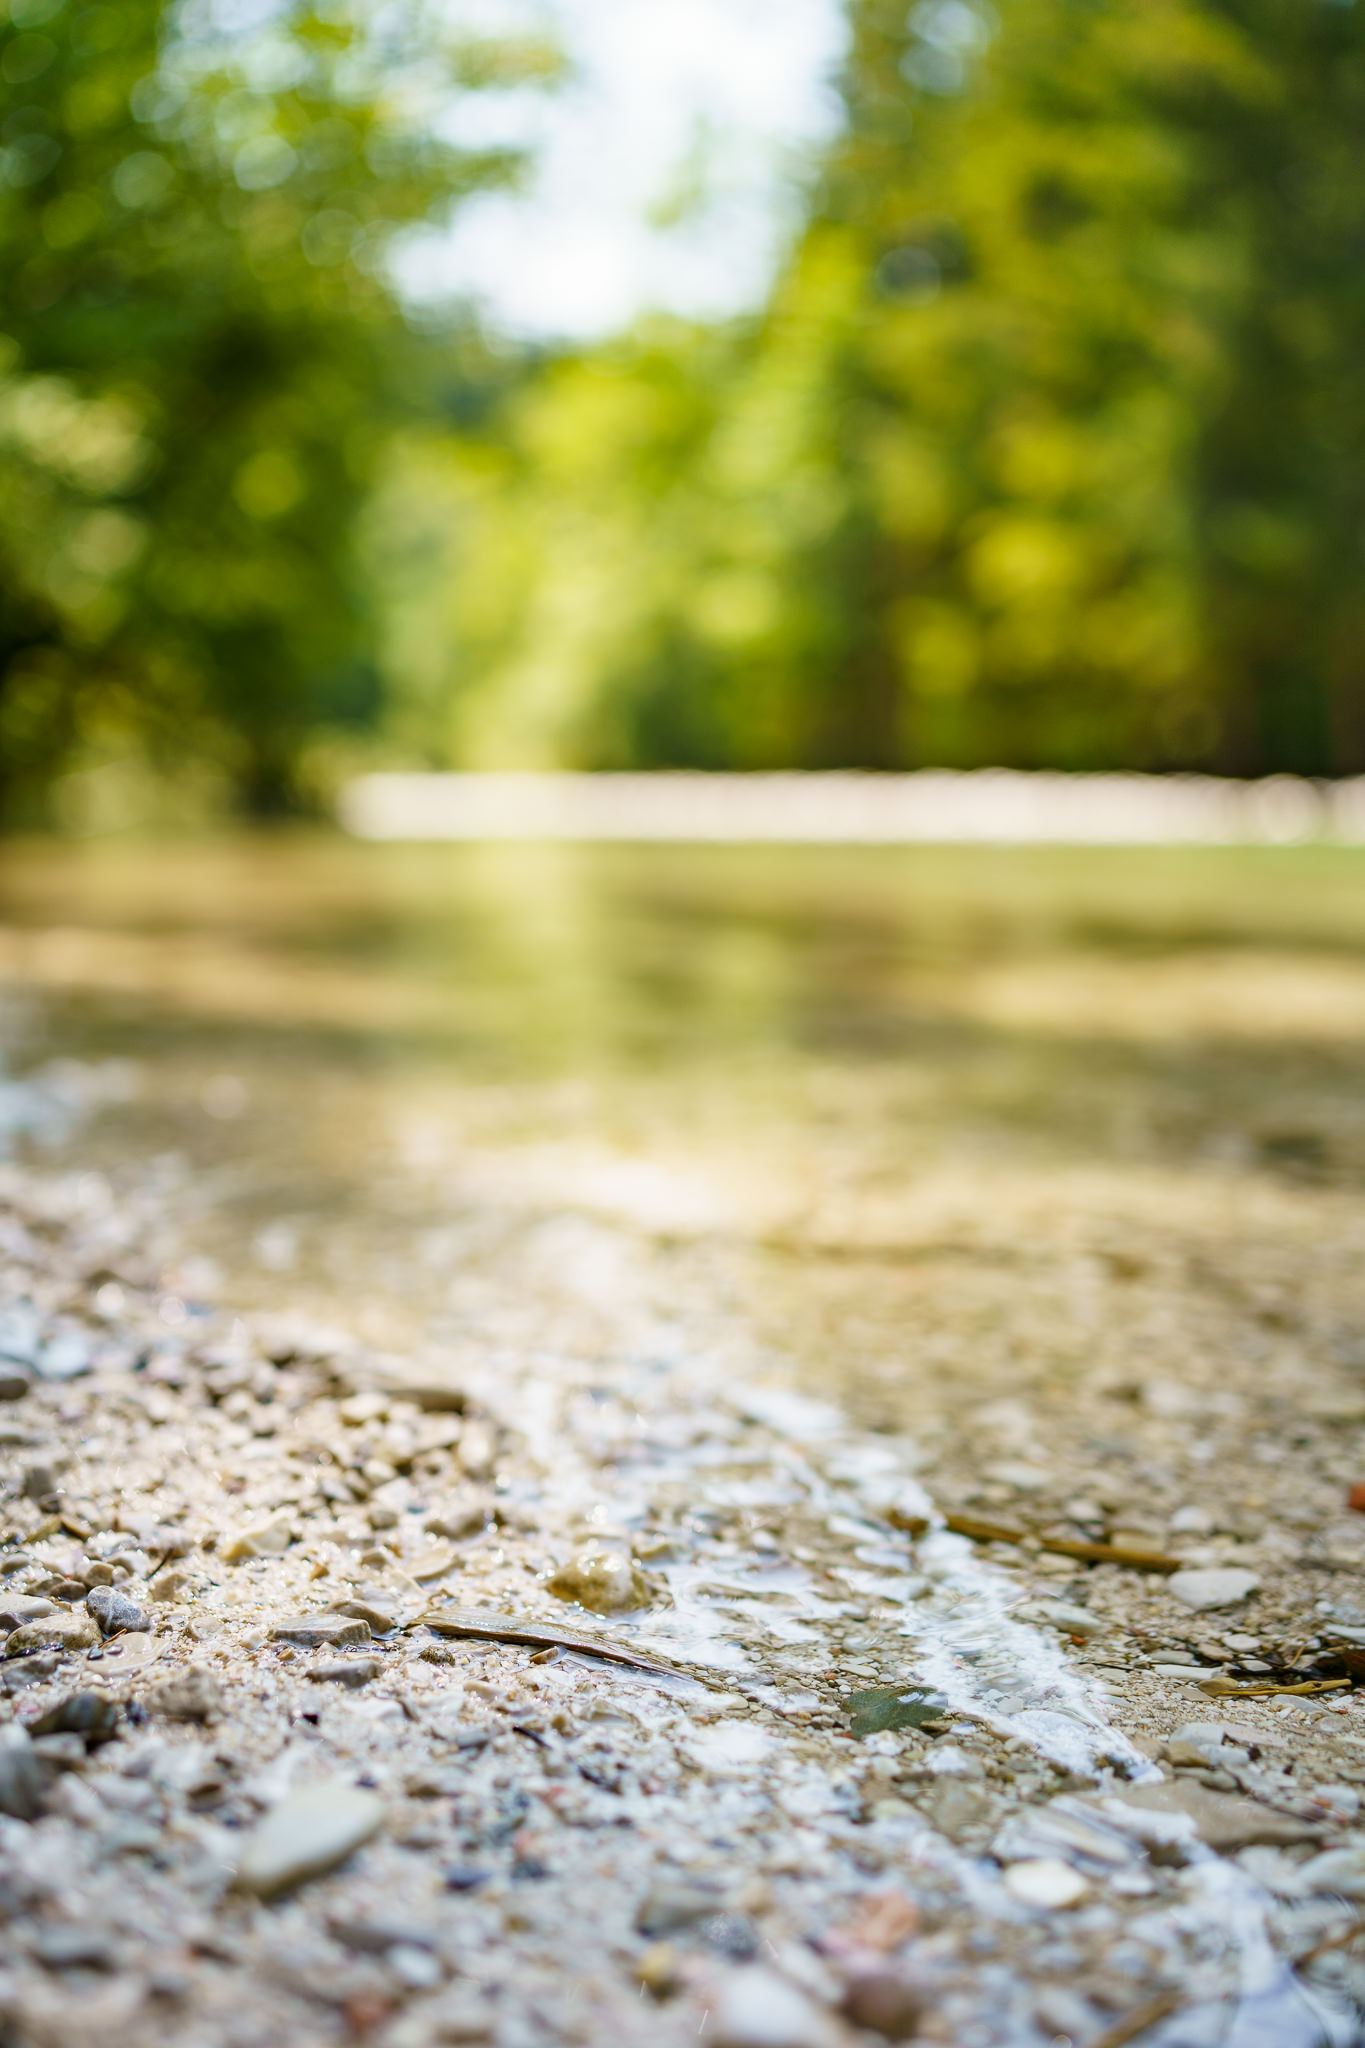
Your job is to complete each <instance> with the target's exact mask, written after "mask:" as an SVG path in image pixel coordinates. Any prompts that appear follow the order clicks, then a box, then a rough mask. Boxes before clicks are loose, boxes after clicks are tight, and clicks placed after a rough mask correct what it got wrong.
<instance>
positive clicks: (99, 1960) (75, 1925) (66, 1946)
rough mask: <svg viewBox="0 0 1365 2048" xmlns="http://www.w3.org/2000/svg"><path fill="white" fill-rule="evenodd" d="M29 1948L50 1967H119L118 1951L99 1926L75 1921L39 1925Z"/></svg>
mask: <svg viewBox="0 0 1365 2048" xmlns="http://www.w3.org/2000/svg"><path fill="white" fill-rule="evenodd" d="M30 1948H31V1950H32V1953H33V1955H34V1957H35V1959H36V1960H37V1961H38V1962H40V1963H41V1964H42V1965H43V1967H44V1969H47V1970H116V1969H117V1968H118V1951H117V1949H116V1948H115V1947H114V1944H113V1942H112V1941H111V1940H110V1939H109V1936H108V1935H107V1934H104V1933H101V1931H100V1929H99V1928H98V1927H84V1926H82V1925H80V1923H79V1922H75V1921H60V1922H58V1923H57V1925H56V1926H53V1927H40V1928H39V1929H38V1930H37V1932H36V1933H35V1934H34V1936H33V1938H32V1941H31V1943H30Z"/></svg>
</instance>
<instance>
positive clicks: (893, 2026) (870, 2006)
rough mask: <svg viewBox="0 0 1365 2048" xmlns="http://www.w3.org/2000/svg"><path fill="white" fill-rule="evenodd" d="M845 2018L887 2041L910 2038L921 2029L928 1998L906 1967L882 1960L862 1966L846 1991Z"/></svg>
mask: <svg viewBox="0 0 1365 2048" xmlns="http://www.w3.org/2000/svg"><path fill="white" fill-rule="evenodd" d="M843 2011H844V2017H845V2019H850V2020H852V2022H853V2024H854V2026H855V2027H866V2028H867V2030H868V2032H869V2033H872V2034H880V2035H881V2036H882V2038H883V2040H886V2041H908V2040H909V2039H910V2037H911V2036H912V2035H913V2034H915V2033H917V2032H918V2030H919V2023H920V2019H921V2017H922V2015H923V2011H924V2001H923V1999H922V1997H921V1995H920V1993H919V1991H918V1990H917V1989H916V1987H915V1986H914V1985H913V1984H912V1983H911V1982H910V1980H909V1978H908V1977H907V1976H906V1974H905V1972H904V1971H903V1970H897V1969H893V1968H892V1967H890V1966H889V1965H886V1964H882V1965H879V1966H877V1967H876V1968H874V1969H870V1970H860V1971H859V1972H858V1974H857V1975H856V1976H855V1977H854V1978H853V1979H852V1981H851V1982H850V1984H849V1986H848V1989H847V1990H846V1991H845V1993H844V2002H843Z"/></svg>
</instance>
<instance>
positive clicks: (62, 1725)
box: [33, 1692, 119, 1745]
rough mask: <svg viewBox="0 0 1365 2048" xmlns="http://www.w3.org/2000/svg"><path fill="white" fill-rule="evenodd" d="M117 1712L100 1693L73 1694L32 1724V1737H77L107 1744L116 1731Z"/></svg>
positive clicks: (69, 1694) (56, 1703)
mask: <svg viewBox="0 0 1365 2048" xmlns="http://www.w3.org/2000/svg"><path fill="white" fill-rule="evenodd" d="M118 1724H119V1709H118V1705H117V1703H116V1702H115V1701H114V1700H111V1699H109V1698H108V1697H107V1696H106V1695H105V1694H104V1693H102V1692H72V1693H68V1694H67V1695H66V1697H65V1699H60V1700H57V1701H55V1702H54V1704H53V1705H52V1706H50V1707H49V1708H48V1710H47V1712H46V1713H45V1714H43V1715H40V1717H39V1718H38V1720H36V1721H35V1722H34V1723H33V1732H34V1734H35V1735H80V1736H82V1737H84V1739H85V1740H86V1741H87V1742H88V1743H90V1744H92V1745H93V1744H95V1743H99V1742H109V1741H111V1740H112V1739H113V1737H114V1736H115V1735H116V1734H117V1732H118Z"/></svg>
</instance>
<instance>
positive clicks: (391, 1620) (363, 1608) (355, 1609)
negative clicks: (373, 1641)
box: [332, 1599, 417, 1636]
mask: <svg viewBox="0 0 1365 2048" xmlns="http://www.w3.org/2000/svg"><path fill="white" fill-rule="evenodd" d="M416 1611H417V1610H416V1609H414V1608H411V1607H408V1606H406V1605H405V1604H404V1603H403V1602H402V1601H400V1600H396V1599H395V1600H393V1601H388V1600H383V1601H380V1600H338V1602H337V1604H336V1606H335V1607H334V1608H333V1609H332V1612H333V1613H334V1614H342V1615H346V1616H348V1617H349V1618H350V1619H351V1620H352V1621H363V1622H364V1623H365V1624H366V1626H367V1627H368V1629H369V1630H370V1633H371V1634H372V1635H376V1636H386V1635H389V1634H390V1633H391V1632H392V1631H393V1630H394V1629H396V1628H398V1627H400V1626H401V1625H402V1623H403V1622H405V1621H411V1620H412V1619H413V1618H414V1615H415V1612H416Z"/></svg>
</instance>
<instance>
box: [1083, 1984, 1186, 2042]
mask: <svg viewBox="0 0 1365 2048" xmlns="http://www.w3.org/2000/svg"><path fill="white" fill-rule="evenodd" d="M1183 2003H1184V2000H1183V1999H1182V1997H1181V1995H1180V1993H1179V1992H1178V1991H1163V1992H1162V1994H1161V1996H1160V1997H1159V1998H1152V1999H1149V2000H1148V2002H1147V2004H1146V2005H1140V2006H1139V2007H1138V2009H1137V2011H1136V2012H1130V2013H1129V2014H1128V2016H1127V2018H1126V2019H1122V2020H1115V2022H1114V2024H1113V2026H1112V2027H1106V2028H1105V2030H1104V2032H1103V2033H1102V2034H1096V2036H1095V2038H1094V2040H1093V2041H1092V2042H1091V2043H1090V2048H1125V2044H1126V2043H1127V2042H1129V2041H1136V2039H1137V2037H1138V2035H1139V2034H1145V2033H1146V2031H1147V2029H1148V2027H1154V2026H1155V2025H1156V2023H1157V2021H1158V2020H1164V2019H1168V2018H1169V2017H1170V2015H1171V2014H1172V2013H1173V2012H1174V2011H1175V2010H1176V2009H1177V2007H1178V2006H1180V2005H1183Z"/></svg>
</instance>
